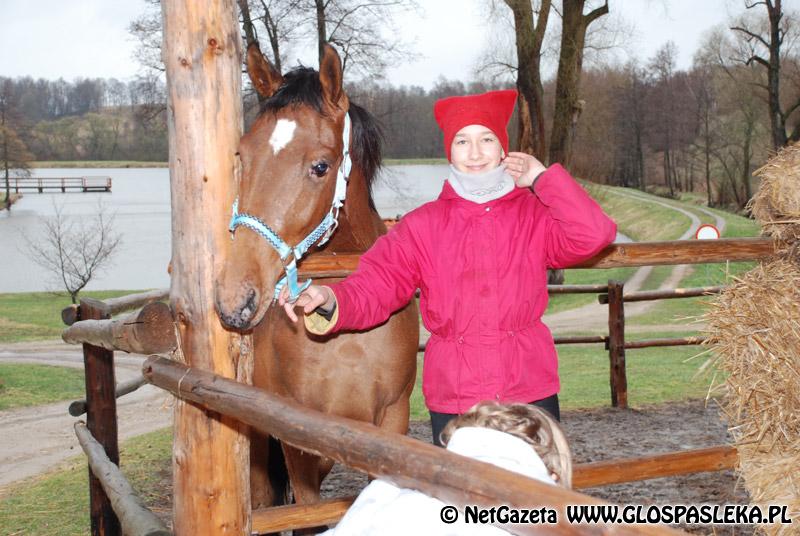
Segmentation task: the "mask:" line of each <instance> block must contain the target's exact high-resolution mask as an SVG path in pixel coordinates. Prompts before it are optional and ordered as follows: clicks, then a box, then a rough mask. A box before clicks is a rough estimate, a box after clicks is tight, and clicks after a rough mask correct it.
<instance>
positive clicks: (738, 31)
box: [0, 0, 800, 209]
mask: <svg viewBox="0 0 800 536" xmlns="http://www.w3.org/2000/svg"><path fill="white" fill-rule="evenodd" d="M487 1H488V0H487ZM148 3H149V4H150V5H151V10H150V11H149V12H148V13H146V14H145V15H143V16H142V18H141V19H139V20H137V21H135V22H134V23H133V24H132V25H131V33H132V34H133V35H135V36H137V38H138V39H139V40H140V42H141V44H142V46H141V47H140V50H142V51H144V52H145V53H146V54H144V55H143V57H142V58H139V61H140V63H141V64H142V65H145V66H149V69H148V71H147V72H148V74H147V75H145V76H141V77H139V78H137V79H135V80H132V81H126V82H122V81H119V80H116V79H113V78H112V79H100V78H86V79H77V80H74V81H72V82H68V81H65V80H62V79H59V80H55V81H52V80H42V79H39V80H34V79H32V78H16V79H10V78H2V77H0V111H2V120H3V128H4V129H8V128H9V126H11V127H13V135H14V136H15V138H12V141H14V140H15V139H16V141H14V143H16V144H17V146H18V147H20V151H22V147H23V146H24V147H27V151H29V153H30V156H31V157H32V159H35V160H139V161H165V160H167V157H168V154H167V152H168V149H167V133H166V119H165V102H166V91H165V87H164V82H163V73H162V72H161V71H160V70H161V69H163V65H161V63H160V41H161V39H160V15H159V11H158V1H157V0H148ZM237 3H238V4H239V6H240V9H241V17H242V18H241V23H242V32H243V35H242V37H243V40H244V42H245V44H247V43H252V42H260V43H261V45H262V50H264V51H265V54H266V55H267V57H268V58H269V59H270V60H271V61H272V62H273V63H274V64H275V65H276V66H278V68H279V69H280V68H281V67H280V66H281V62H282V61H283V62H284V64H285V60H286V59H285V58H283V53H282V52H281V49H280V47H279V45H280V44H281V43H283V44H284V46H286V43H293V42H300V41H298V40H299V39H301V38H307V35H306V34H309V35H311V36H312V39H316V37H317V35H318V36H319V38H320V40H321V41H320V42H322V40H323V38H325V39H324V40H327V41H328V42H331V43H333V44H334V46H336V47H338V49H339V50H340V51H343V52H342V53H343V59H344V61H345V63H346V65H348V71H346V73H350V74H349V75H347V76H346V89H347V92H348V94H349V95H350V97H351V100H352V101H354V102H357V103H358V104H360V105H362V106H364V107H365V108H366V109H367V110H369V111H370V112H371V113H372V114H373V115H374V116H375V117H376V118H377V119H378V120H379V122H380V124H381V125H382V127H383V133H384V139H385V144H384V156H385V157H387V158H431V157H434V158H436V157H443V155H444V151H443V148H442V146H441V143H442V141H441V140H442V138H441V133H440V132H439V130H438V128H437V126H436V123H435V122H434V119H433V113H432V109H433V103H434V102H435V101H436V100H437V99H439V98H442V97H446V96H450V95H459V94H465V93H475V92H482V91H486V90H489V89H497V88H501V87H516V88H518V89H519V90H520V93H521V95H520V100H519V106H518V112H517V113H515V116H514V118H512V122H511V125H510V128H509V131H510V135H511V143H512V147H522V149H523V150H526V151H528V152H531V153H532V154H535V155H536V156H537V157H538V158H540V159H541V160H542V161H544V162H546V163H547V161H548V160H549V161H558V162H563V163H566V164H567V165H568V167H569V168H570V169H571V171H572V172H573V173H574V174H575V175H577V176H579V177H582V178H586V179H589V180H592V181H596V182H603V183H607V184H613V185H622V186H628V187H634V188H639V189H642V190H649V191H653V192H655V193H658V194H662V195H666V196H670V197H678V196H680V195H681V193H683V192H694V193H697V194H699V195H702V196H703V197H704V198H705V199H706V202H707V204H708V205H714V206H728V207H732V208H735V209H742V208H743V207H744V206H745V204H746V202H747V200H748V199H749V198H750V197H751V195H752V192H753V190H754V189H755V187H756V186H757V185H755V184H753V183H752V181H753V179H752V172H753V171H754V170H755V169H757V168H758V167H759V166H761V165H762V164H763V163H764V162H765V161H766V159H767V158H768V157H769V155H770V154H772V153H773V152H774V151H775V150H777V149H778V148H780V147H782V146H784V145H786V144H788V143H792V142H796V141H797V140H800V39H798V35H797V28H798V27H799V26H798V24H797V23H800V20H798V15H797V14H796V13H789V12H781V11H780V4H776V6H777V10H776V6H773V5H772V4H763V5H764V6H768V7H767V9H762V7H761V6H757V5H756V4H762V3H756V4H753V5H750V4H747V9H745V10H744V12H743V13H742V14H741V16H739V17H738V18H735V19H732V20H730V21H727V22H726V23H725V25H724V26H723V25H721V26H718V27H716V28H712V29H711V30H709V32H708V33H707V34H706V36H705V38H704V40H703V41H702V42H701V44H700V46H699V47H698V49H697V50H696V52H695V55H694V62H693V65H692V67H691V68H689V69H688V70H680V69H678V68H677V67H676V63H677V48H676V45H675V44H674V43H672V42H667V43H665V44H664V45H663V46H662V47H661V48H660V49H659V50H658V51H657V52H656V53H655V54H654V55H653V56H652V57H650V58H646V59H644V60H631V61H628V62H626V63H622V62H619V61H612V60H606V61H601V60H598V59H597V58H596V57H595V58H594V59H593V61H587V62H586V63H585V64H584V61H583V48H581V47H584V46H585V47H587V49H593V50H594V49H601V48H602V46H604V44H605V45H607V46H613V43H610V44H609V42H607V41H602V39H608V37H607V36H608V35H611V33H610V32H609V27H608V26H603V27H598V31H597V32H595V33H591V32H589V33H587V26H588V25H589V24H592V21H594V20H596V19H599V20H601V21H602V20H603V18H602V17H603V16H604V15H605V14H607V13H608V3H607V2H605V3H600V2H597V1H595V2H594V4H595V5H596V6H597V7H595V8H594V9H593V10H591V11H590V12H589V13H585V14H584V13H583V11H582V10H583V7H582V6H583V5H584V2H583V1H580V2H563V6H562V9H561V10H560V11H559V10H556V9H555V8H553V10H552V11H553V13H554V14H553V15H550V19H549V20H550V21H551V22H552V19H553V18H554V17H555V16H556V14H557V15H558V16H559V17H560V18H561V22H560V27H561V28H560V30H558V31H560V32H561V45H560V47H559V48H558V50H559V52H558V73H557V74H556V75H555V76H553V77H551V78H550V79H544V80H543V79H542V78H541V76H540V74H541V73H540V67H539V63H538V62H539V58H540V56H541V55H542V54H543V52H542V46H543V41H542V36H543V35H544V30H545V28H547V27H548V24H549V23H548V18H547V16H548V13H549V11H550V4H551V2H550V1H545V2H542V4H541V5H542V6H545V5H546V6H547V9H545V8H544V7H542V8H541V9H540V10H539V11H538V12H533V11H531V9H530V6H531V3H530V2H529V1H528V0H505V1H504V2H494V3H492V5H493V6H494V8H493V9H494V11H493V13H494V15H493V16H496V17H498V20H499V21H500V23H501V24H500V26H497V24H495V26H493V28H495V29H497V28H504V30H502V31H503V32H505V33H504V34H503V36H504V37H505V38H506V44H505V45H503V46H501V47H500V48H499V49H496V50H493V51H488V52H487V56H486V58H484V60H483V64H482V66H480V67H479V68H476V70H475V73H473V74H471V75H469V74H468V75H467V77H468V78H470V77H471V78H472V79H473V81H471V82H462V81H455V80H447V79H444V78H440V79H439V80H438V81H436V82H435V83H434V84H433V85H432V87H431V88H430V89H425V88H422V87H418V86H409V85H392V84H389V83H387V82H385V81H384V79H383V78H382V77H381V73H382V72H383V70H385V67H386V64H387V63H388V62H390V61H403V59H404V58H407V57H408V56H404V55H403V54H401V52H402V47H401V43H398V44H397V45H396V47H394V48H390V49H386V47H385V46H384V45H385V43H384V44H382V48H376V47H374V46H366V45H364V47H363V50H359V49H358V48H357V47H355V45H353V44H352V43H361V44H362V45H363V44H364V43H366V44H367V45H369V44H370V43H374V42H376V41H375V40H377V39H378V38H379V36H377V34H376V35H372V36H369V35H368V36H366V37H371V38H372V39H373V41H369V40H367V39H366V38H365V36H364V35H363V33H364V32H365V31H367V30H368V29H370V28H373V29H374V28H377V27H378V26H379V25H380V24H385V23H386V22H387V21H391V12H390V10H391V9H393V7H392V6H395V5H406V4H409V5H411V4H413V3H414V2H413V0H403V1H399V2H398V1H395V0H391V1H390V0H375V1H374V2H372V3H369V4H364V3H363V2H360V1H359V0H330V1H329V2H327V3H322V4H320V2H316V3H315V2H310V3H309V2H307V1H306V2H305V3H303V2H298V1H297V0H291V1H290V0H274V1H273V2H271V3H268V4H267V3H263V2H251V1H247V0H238V2H237ZM306 4H308V5H306ZM362 4H363V5H364V6H367V5H369V6H373V9H374V6H376V5H377V6H383V8H382V9H383V10H382V11H380V10H379V11H376V12H375V13H374V14H373V16H374V18H375V21H374V23H370V24H367V22H365V20H362V19H352V20H351V19H348V18H347V17H354V15H353V14H354V13H361V12H360V11H357V10H356V9H355V7H358V6H360V5H362ZM573 4H575V5H580V6H581V7H580V9H581V11H579V12H578V13H576V14H572V15H571V14H570V13H569V12H568V10H567V8H568V7H570V6H572V5H573ZM315 5H316V6H320V5H327V6H328V8H326V9H328V10H329V11H327V12H325V13H324V14H325V17H327V18H319V17H317V16H316V13H318V11H316V10H315V9H313V8H314V6H315ZM587 5H588V3H587ZM281 6H283V8H282V9H283V11H276V10H277V9H278V8H279V7H281ZM570 9H571V7H570ZM309 14H311V15H313V16H311V15H309ZM278 15H280V16H281V17H283V18H280V19H279V18H276V17H277V16H278ZM767 15H769V17H767ZM570 17H572V18H570ZM526 20H527V21H529V22H530V23H531V24H533V21H535V26H531V25H528V26H525V25H523V24H522V23H521V22H520V21H522V22H524V21H526ZM348 21H349V22H348ZM503 21H505V22H503ZM334 22H335V24H333V23H334ZM279 23H280V24H283V27H281V26H280V24H279ZM326 23H327V24H328V25H327V26H326ZM568 23H569V25H571V26H567V24H568ZM348 24H349V25H348ZM503 24H505V26H503ZM259 28H260V29H261V32H262V33H263V34H265V35H264V36H263V37H262V38H261V39H259V38H258V35H257V32H256V30H258V29H259ZM281 28H283V29H282V30H281ZM298 28H301V29H302V28H306V30H305V34H303V35H296V34H293V33H292V32H297V31H298V30H297V29H298ZM326 28H327V30H326ZM330 28H334V29H333V30H331V29H330ZM557 29H558V26H557ZM278 30H281V31H282V33H281V31H278ZM345 30H347V32H349V33H347V32H345ZM531 31H533V33H531ZM276 32H277V33H276ZM337 32H338V33H337ZM359 32H361V33H359ZM498 32H499V30H498ZM304 36H305V37H304ZM565 36H567V37H569V36H577V37H575V39H577V38H580V39H579V40H577V41H576V40H575V39H573V40H570V39H567V38H565ZM598 36H600V38H602V39H601V40H600V41H598ZM603 36H606V37H603ZM264 37H268V38H269V39H264ZM584 37H585V39H586V44H584V43H583V41H582V40H583V39H584ZM557 38H558V34H556V37H555V38H553V39H551V41H552V42H553V43H554V42H555V39H557ZM282 40H283V41H282ZM515 43H516V47H515V46H514V44H515ZM576 43H580V46H579V48H578V49H576V48H575V47H576V46H578V45H576ZM523 45H524V47H523ZM525 47H528V48H525ZM537 47H538V48H537ZM515 48H516V50H515ZM550 48H554V47H553V45H552V43H551V46H550ZM387 50H388V51H387ZM523 50H532V51H534V52H532V53H531V54H530V55H528V56H523V55H521V54H522V52H523ZM376 51H378V52H376ZM370 54H371V55H370ZM392 54H395V55H396V56H392ZM550 55H551V57H552V56H553V53H552V52H550ZM531 59H533V60H535V61H534V62H533V63H531V62H530V61H529V60H531ZM282 70H283V71H286V70H288V69H286V68H285V67H284V68H283V69H282ZM356 76H360V80H357V81H356V80H354V79H355V77H356ZM243 78H244V88H245V91H244V107H245V112H246V113H245V121H246V123H249V122H251V121H252V120H253V118H254V117H255V115H256V113H257V110H258V104H257V102H256V98H255V95H254V93H253V91H252V87H251V86H250V82H249V80H247V77H246V76H244V77H243ZM519 110H522V112H521V113H522V114H523V115H522V117H520V116H519V113H520V112H519ZM245 126H246V127H247V126H249V125H247V124H246V125H245ZM550 126H552V128H549V127H550ZM4 132H11V131H10V130H4ZM19 154H22V152H19ZM11 160H12V161H13V160H14V159H13V158H11ZM16 160H17V161H22V160H24V158H17V159H16Z"/></svg>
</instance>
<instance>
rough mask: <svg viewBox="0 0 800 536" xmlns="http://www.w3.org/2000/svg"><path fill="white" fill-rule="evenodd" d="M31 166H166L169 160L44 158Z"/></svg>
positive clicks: (93, 167) (100, 167)
mask: <svg viewBox="0 0 800 536" xmlns="http://www.w3.org/2000/svg"><path fill="white" fill-rule="evenodd" d="M30 167H32V168H37V169H44V168H56V169H73V168H80V169H102V168H165V167H169V162H140V161H137V160H43V161H41V162H31V163H30Z"/></svg>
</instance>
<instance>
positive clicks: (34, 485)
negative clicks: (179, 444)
mask: <svg viewBox="0 0 800 536" xmlns="http://www.w3.org/2000/svg"><path fill="white" fill-rule="evenodd" d="M171 453H172V431H171V429H164V430H158V431H156V432H152V433H149V434H145V435H142V436H139V437H136V438H134V439H131V440H129V441H126V442H124V443H123V444H122V445H121V447H120V465H121V467H122V472H123V474H125V476H126V477H127V479H128V481H129V482H130V483H131V485H132V486H133V488H134V489H135V490H136V491H137V492H138V493H139V496H140V497H142V499H143V500H144V501H145V504H147V505H148V506H149V507H150V508H151V509H153V510H154V511H156V512H158V509H159V508H160V507H163V504H164V503H165V501H166V495H165V489H164V488H165V485H164V483H165V478H167V477H168V476H169V474H170V464H171V455H172V454H171ZM86 467H87V466H86V458H85V457H84V456H83V455H80V456H76V457H75V458H73V459H71V460H70V461H69V462H67V463H66V464H65V467H64V468H62V469H60V470H57V471H55V472H53V473H50V474H48V475H44V476H42V477H37V478H34V479H30V480H27V481H25V482H22V483H19V484H17V485H15V486H13V487H12V488H10V489H8V490H7V491H6V492H5V493H4V496H3V497H2V498H0V534H8V535H12V534H13V535H17V534H19V535H23V534H24V535H26V536H37V535H51V534H57V535H59V536H73V535H75V536H83V535H85V534H89V484H88V477H87V468H86Z"/></svg>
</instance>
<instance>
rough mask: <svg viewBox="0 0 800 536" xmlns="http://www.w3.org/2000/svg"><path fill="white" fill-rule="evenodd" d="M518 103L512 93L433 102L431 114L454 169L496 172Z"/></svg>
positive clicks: (506, 143)
mask: <svg viewBox="0 0 800 536" xmlns="http://www.w3.org/2000/svg"><path fill="white" fill-rule="evenodd" d="M516 102H517V92H516V90H513V89H507V90H501V91H489V92H487V93H482V94H480V95H463V96H459V97H448V98H445V99H440V100H438V101H436V104H435V105H434V107H433V114H434V117H435V118H436V122H437V123H438V124H439V127H440V128H441V129H442V133H443V135H444V149H445V153H446V154H447V159H448V160H449V161H450V163H451V164H452V166H453V168H455V169H456V170H457V171H459V172H461V173H468V174H478V173H486V172H489V171H492V170H494V169H496V168H497V167H498V166H499V165H500V162H501V161H502V160H503V158H505V156H506V155H507V154H508V131H507V130H506V129H507V126H508V121H509V119H511V114H512V113H513V111H514V105H515V104H516Z"/></svg>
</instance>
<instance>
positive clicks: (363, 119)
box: [263, 67, 383, 210]
mask: <svg viewBox="0 0 800 536" xmlns="http://www.w3.org/2000/svg"><path fill="white" fill-rule="evenodd" d="M298 105H306V106H311V107H312V108H314V109H315V110H316V111H317V112H318V113H319V114H320V115H326V114H325V108H324V106H323V105H324V99H323V94H322V84H321V83H320V81H319V73H318V72H317V71H315V70H314V69H312V68H310V67H297V68H295V69H292V70H291V71H289V72H288V73H286V74H284V75H283V84H282V85H281V87H279V88H278V90H277V91H276V92H275V93H274V94H273V95H272V96H271V97H270V98H269V99H267V100H266V101H265V102H264V104H263V110H264V111H265V112H266V111H268V110H269V111H273V112H274V111H277V110H280V109H282V108H285V107H287V106H298ZM349 113H350V122H351V132H352V136H353V146H352V147H351V148H350V154H351V157H352V159H353V163H354V164H355V165H356V166H358V167H359V169H361V172H362V174H363V176H364V180H365V181H366V183H367V191H368V192H369V206H370V208H371V209H373V210H375V203H374V201H373V200H372V185H373V183H374V181H375V178H376V176H377V174H378V171H380V168H381V164H382V161H383V132H382V131H381V128H380V125H378V122H377V120H376V119H375V118H374V117H373V116H372V114H370V113H369V112H368V111H367V110H365V109H364V108H362V107H361V106H359V105H358V104H356V103H354V102H353V101H350V111H349Z"/></svg>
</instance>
